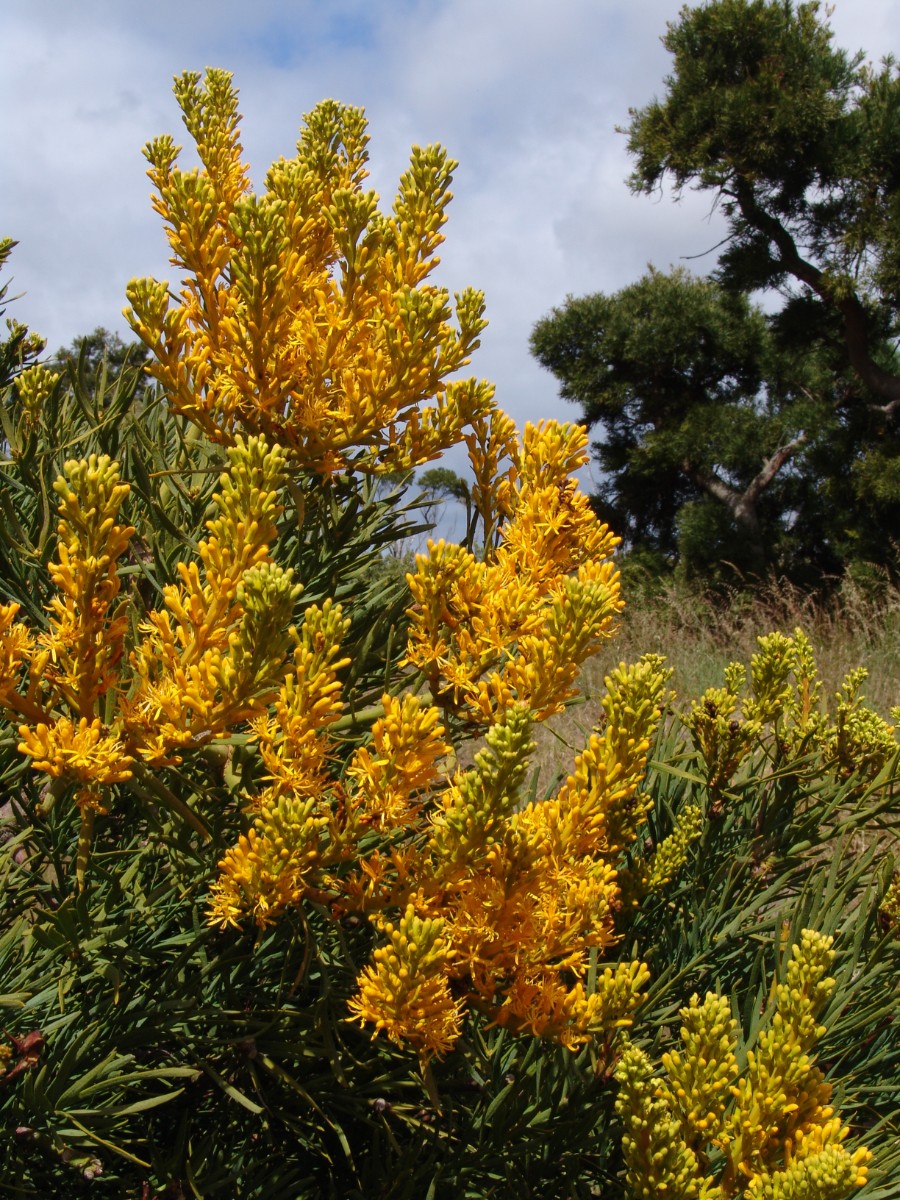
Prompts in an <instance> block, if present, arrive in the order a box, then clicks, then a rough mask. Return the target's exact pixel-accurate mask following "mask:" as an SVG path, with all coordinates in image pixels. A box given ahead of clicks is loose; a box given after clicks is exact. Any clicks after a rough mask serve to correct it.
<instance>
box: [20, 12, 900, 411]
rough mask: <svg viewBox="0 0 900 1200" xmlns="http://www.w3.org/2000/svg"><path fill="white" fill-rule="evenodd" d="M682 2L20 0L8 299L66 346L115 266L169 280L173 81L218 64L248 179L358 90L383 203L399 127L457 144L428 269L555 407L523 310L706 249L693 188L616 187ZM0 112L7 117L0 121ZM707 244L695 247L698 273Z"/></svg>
mask: <svg viewBox="0 0 900 1200" xmlns="http://www.w3.org/2000/svg"><path fill="white" fill-rule="evenodd" d="M679 8H680V3H679V0H639V2H637V0H492V2H491V3H490V4H485V3H484V2H483V0H386V2H385V3H382V4H379V5H372V4H371V3H365V4H364V3H362V0H329V3H328V4H324V3H316V2H315V0H295V2H294V3H291V4H288V3H285V2H278V0H259V2H258V3H257V4H256V5H254V6H253V8H252V10H251V8H250V6H248V5H246V4H245V3H243V2H242V3H238V2H237V0H216V2H215V3H213V2H212V0H178V2H176V0H157V2H156V3H155V4H153V5H137V4H117V5H110V4H109V3H106V2H104V3H101V2H100V0H82V2H81V3H79V4H78V5H73V4H71V3H69V2H68V0H31V2H30V3H29V4H28V5H19V6H11V5H9V6H5V12H4V14H3V15H2V17H0V35H2V37H3V44H4V50H5V54H4V70H3V72H2V73H0V105H2V109H3V111H4V113H6V114H7V119H6V120H5V121H4V123H3V125H2V127H0V154H2V164H3V190H2V201H3V203H2V218H0V220H2V225H0V234H8V235H10V236H13V237H16V238H18V239H19V241H20V243H21V244H20V246H19V248H18V249H17V250H16V252H15V254H14V256H13V259H12V262H11V273H12V274H13V275H14V276H15V290H17V291H21V290H25V291H26V292H27V295H26V296H25V297H24V298H23V299H22V300H21V301H19V302H18V304H17V306H16V310H15V311H16V315H17V316H18V317H19V318H20V319H22V320H26V321H27V322H28V323H29V324H30V325H31V326H32V327H33V328H35V329H37V330H40V331H42V332H43V333H45V335H47V336H48V337H49V340H50V344H51V346H56V345H59V344H61V343H67V342H69V341H70V340H71V339H72V338H73V337H75V336H76V335H78V334H80V333H84V332H88V331H89V330H90V329H92V328H93V327H94V326H95V325H98V324H103V325H107V326H113V327H116V328H119V329H122V322H121V320H120V319H119V318H118V313H119V310H120V309H121V307H122V305H123V303H124V287H125V283H126V281H127V279H128V278H130V277H131V276H133V275H144V274H155V275H158V276H161V277H166V276H167V274H168V268H167V266H166V256H165V247H164V243H163V238H162V232H161V229H160V227H159V223H158V220H157V218H156V217H155V216H154V215H153V214H152V213H151V211H150V206H149V202H148V192H149V184H148V182H147V180H146V178H145V176H144V167H145V163H144V160H143V158H142V156H141V153H140V151H141V147H142V146H143V144H144V143H145V142H146V141H147V140H148V139H149V138H150V137H152V136H154V135H156V134H157V133H161V132H165V131H171V132H173V133H174V134H176V136H178V135H179V133H180V129H181V127H180V123H179V120H178V114H177V110H176V107H175V104H174V101H173V99H172V98H171V95H170V83H171V77H172V75H174V74H176V73H178V72H180V71H182V70H185V69H193V70H202V69H203V68H204V67H206V66H207V65H216V66H223V67H226V68H228V69H230V70H232V71H233V72H234V74H235V79H236V82H237V84H238V86H239V87H240V89H241V102H242V109H243V111H244V113H245V123H244V145H245V149H246V152H247V155H248V158H249V161H250V163H251V167H252V174H253V177H254V179H255V180H256V181H260V180H261V179H262V176H263V174H264V172H265V169H266V168H267V166H268V164H269V162H271V160H272V159H273V158H275V157H277V156H279V155H281V154H285V155H289V154H290V153H291V152H292V149H293V146H294V142H295V141H296V137H297V131H298V127H299V124H300V120H301V116H302V114H303V113H304V112H306V111H308V110H309V109H310V108H312V107H313V105H314V104H315V103H316V102H317V101H318V100H319V99H321V98H323V97H325V96H334V97H336V98H338V99H340V100H343V101H345V102H347V103H353V104H362V105H364V106H365V107H366V109H367V111H368V114H369V117H370V122H371V129H370V131H371V133H372V145H371V151H372V168H373V172H372V174H373V181H374V186H376V187H377V188H378V190H379V191H380V192H381V193H382V195H383V196H384V197H385V198H386V199H387V200H389V199H390V197H391V195H392V193H393V189H394V186H395V183H396V179H397V176H398V175H399V173H400V171H401V170H402V169H403V167H404V165H405V163H406V160H407V156H408V152H409V146H410V144H411V143H413V142H418V143H425V142H430V141H441V142H443V143H444V144H445V145H446V146H447V148H448V149H449V151H450V152H451V154H452V155H453V156H454V157H455V158H457V159H459V160H460V167H459V169H458V171H457V174H456V179H455V184H454V191H455V193H456V199H455V200H454V203H453V206H452V208H451V219H450V222H449V225H448V230H447V232H448V241H447V244H446V246H445V248H444V254H443V259H444V262H443V266H442V268H441V271H442V282H444V283H445V284H446V285H447V286H448V287H450V288H451V289H456V288H459V287H461V286H464V285H466V284H471V285H473V286H477V287H480V288H482V289H483V290H484V291H485V293H486V295H487V309H488V315H489V317H490V319H491V327H490V329H489V330H488V331H487V333H486V334H485V338H484V345H483V348H482V350H481V351H480V352H479V354H478V356H477V357H476V359H475V361H474V362H473V370H474V371H475V372H477V373H478V374H479V375H482V376H486V377H488V378H492V379H493V380H494V381H495V382H496V384H497V387H498V397H499V399H500V401H501V403H502V404H503V405H504V406H505V407H507V408H508V409H509V411H510V412H512V413H513V414H514V415H515V416H516V417H517V418H518V419H519V420H524V419H537V418H539V417H540V416H549V415H565V416H573V415H574V412H573V410H571V409H568V408H566V406H563V405H561V403H560V402H559V401H558V400H557V399H556V387H555V383H554V381H553V379H552V378H551V377H550V376H549V375H547V374H545V373H544V372H542V371H541V370H540V369H539V368H538V367H537V366H536V364H535V363H534V362H533V360H532V359H531V358H530V355H529V353H528V345H527V340H528V334H529V332H530V330H531V327H532V325H533V324H534V322H535V321H536V320H537V319H538V318H540V317H541V316H542V315H543V314H544V313H546V312H547V311H548V310H549V309H550V308H551V307H552V306H553V305H555V304H559V303H560V302H561V301H562V300H563V299H564V298H565V296H566V294H567V293H573V294H579V293H583V292H587V291H610V290H613V289H616V288H618V287H621V286H624V285H625V284H626V283H628V282H630V281H631V280H633V279H635V278H637V277H638V276H639V275H640V274H641V273H642V272H643V270H644V269H645V266H646V264H647V262H648V261H652V262H654V263H656V264H657V265H659V266H661V267H666V266H668V265H669V263H671V262H673V261H678V260H679V259H680V258H681V257H682V256H685V255H694V254H700V253H702V252H703V251H704V250H707V249H709V248H710V247H711V246H713V245H714V244H715V242H716V241H717V240H718V238H719V236H721V234H720V232H719V227H718V226H717V225H716V222H715V220H714V219H713V220H712V221H710V220H708V219H707V218H708V208H709V202H708V200H707V199H705V198H701V197H697V196H687V197H685V198H684V199H683V200H682V202H681V204H679V205H675V204H673V203H672V202H671V201H670V200H669V199H668V198H665V199H663V200H661V201H656V200H654V199H652V198H648V197H634V196H631V195H630V194H629V192H628V189H627V186H626V185H625V182H624V178H625V176H626V175H627V173H628V171H629V161H628V156H627V153H626V149H625V139H624V138H623V137H622V136H621V135H619V134H617V133H616V132H615V126H616V125H617V124H621V123H624V122H626V121H627V119H628V108H629V106H633V105H641V104H645V103H647V102H648V101H649V100H650V99H651V98H652V97H653V96H654V95H656V94H659V92H660V91H661V88H662V80H663V76H664V75H665V73H666V70H667V68H668V56H667V54H666V52H665V51H664V49H663V48H662V46H661V45H660V41H659V39H660V37H661V35H662V34H663V33H664V31H665V25H666V22H667V21H668V20H674V19H675V18H676V17H677V15H678V11H679ZM898 17H900V0H852V3H851V0H839V3H838V7H837V9H836V11H835V14H834V17H833V24H834V27H835V29H836V31H837V36H838V40H839V42H840V43H841V44H845V45H847V46H848V47H850V48H852V49H855V48H857V46H858V45H859V46H864V47H865V48H866V49H867V50H868V51H869V52H870V54H871V55H872V56H873V57H876V58H878V57H880V56H881V55H883V54H884V53H886V52H888V51H889V50H890V49H891V48H892V45H893V42H892V40H891V39H893V38H894V37H895V33H894V31H895V30H896V29H897V28H898V25H900V22H898V19H897V18H898ZM10 114H14V115H13V116H10ZM704 265H705V264H704V261H703V260H702V259H701V260H700V261H699V262H697V263H696V264H695V269H698V270H702V269H703V268H704Z"/></svg>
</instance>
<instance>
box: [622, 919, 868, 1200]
mask: <svg viewBox="0 0 900 1200" xmlns="http://www.w3.org/2000/svg"><path fill="white" fill-rule="evenodd" d="M831 944H832V939H831V938H830V937H825V936H823V935H822V934H819V933H816V932H814V931H811V930H804V931H803V933H802V934H801V938H800V943H799V945H795V946H794V947H793V951H792V954H791V957H790V959H789V961H788V964H787V971H786V979H785V980H784V981H783V982H781V983H779V984H778V985H777V987H776V989H775V1008H774V1012H773V1014H772V1016H771V1020H770V1022H769V1025H768V1027H767V1028H765V1029H764V1030H763V1032H762V1033H761V1034H760V1036H759V1039H758V1042H757V1045H756V1048H755V1049H748V1050H747V1051H746V1066H745V1067H744V1069H743V1070H740V1069H739V1066H738V1062H739V1059H738V1045H737V1023H736V1022H735V1020H734V1019H733V1018H732V1016H731V1008H730V1005H729V1002H728V1001H727V999H725V998H724V997H722V996H718V995H716V994H714V993H710V994H708V995H707V996H706V999H705V1000H703V1001H702V1002H701V1000H700V999H699V997H698V996H693V997H692V998H691V1001H690V1003H689V1004H688V1005H687V1007H685V1008H683V1009H682V1010H681V1014H680V1015H681V1019H682V1022H683V1024H682V1029H681V1040H682V1045H683V1050H682V1051H678V1050H676V1051H672V1052H671V1053H669V1054H665V1055H663V1060H662V1062H663V1068H664V1071H665V1075H664V1076H663V1077H662V1078H659V1077H658V1076H656V1075H655V1074H654V1072H653V1068H652V1064H651V1063H650V1060H649V1059H648V1057H647V1056H646V1054H644V1052H643V1051H642V1050H639V1049H638V1048H637V1047H636V1046H634V1045H630V1046H628V1048H627V1050H626V1051H625V1053H624V1054H623V1056H622V1059H621V1061H620V1063H619V1066H618V1068H617V1071H616V1077H617V1079H618V1080H619V1083H620V1085H621V1090H620V1093H619V1096H618V1099H617V1101H616V1107H617V1110H618V1112H619V1114H620V1116H621V1118H622V1120H623V1122H624V1125H625V1134H624V1137H623V1141H622V1145H623V1149H624V1152H625V1161H626V1165H627V1169H628V1174H627V1179H628V1185H629V1187H630V1188H631V1190H632V1193H633V1194H634V1195H635V1196H637V1197H641V1198H642V1200H651V1198H653V1200H655V1198H656V1197H658V1196H661V1195H671V1196H679V1197H684V1200H731V1198H732V1197H736V1196H744V1197H747V1198H748V1200H749V1198H751V1197H752V1198H754V1200H763V1198H765V1200H774V1198H776V1197H777V1198H778V1200H843V1197H846V1196H849V1195H850V1194H851V1193H852V1192H853V1191H855V1190H856V1189H857V1188H859V1187H862V1186H863V1184H864V1183H865V1181H866V1173H867V1169H866V1164H867V1163H868V1161H869V1159H870V1157H871V1155H870V1154H869V1151H868V1150H866V1149H865V1148H864V1147H857V1148H856V1149H854V1150H850V1149H848V1148H847V1147H846V1145H845V1142H846V1140H847V1137H848V1135H849V1129H848V1128H847V1127H846V1126H845V1125H844V1124H843V1123H842V1121H841V1119H840V1117H839V1116H837V1115H836V1114H835V1112H834V1109H833V1108H832V1107H831V1105H830V1104H829V1100H830V1096H831V1088H830V1086H829V1085H828V1084H827V1083H825V1081H824V1078H823V1076H822V1073H821V1071H819V1069H818V1068H817V1067H816V1066H815V1065H814V1057H813V1055H814V1050H815V1045H816V1042H817V1041H818V1039H819V1038H821V1037H822V1035H823V1034H824V1032H825V1030H824V1029H823V1027H822V1026H821V1025H819V1024H818V1023H817V1015H818V1013H819V1012H820V1011H821V1009H822V1006H823V1004H824V1003H825V1001H826V1000H827V998H828V996H829V994H830V993H831V991H832V989H833V987H834V980H833V979H831V978H830V977H829V976H828V970H829V968H830V966H831V963H832V961H833V958H834V952H833V951H832V949H831Z"/></svg>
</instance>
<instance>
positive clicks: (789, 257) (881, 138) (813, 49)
mask: <svg viewBox="0 0 900 1200" xmlns="http://www.w3.org/2000/svg"><path fill="white" fill-rule="evenodd" d="M819 13H820V5H819V4H818V3H817V2H815V0H813V2H811V3H805V4H799V5H796V6H795V5H794V4H793V3H791V2H790V0H714V2H713V3H709V4H705V5H702V6H700V7H698V8H684V9H682V12H681V18H680V20H679V21H678V22H677V23H674V24H670V25H669V29H668V33H667V34H666V36H665V37H664V38H663V42H664V44H665V46H666V48H667V49H668V50H669V51H670V52H671V53H672V56H673V71H672V74H671V75H670V76H669V77H668V78H667V80H666V92H665V95H664V97H663V99H662V100H654V101H653V103H651V104H649V105H648V106H647V107H646V108H644V109H640V110H633V111H632V114H631V124H630V127H629V130H628V133H629V149H630V150H631V152H632V154H633V155H634V156H635V158H636V166H635V170H634V173H633V174H632V176H631V186H632V188H633V189H634V190H635V191H644V192H649V191H652V190H654V189H656V188H657V187H658V186H659V185H660V184H661V183H662V182H663V181H664V180H665V179H669V180H670V181H671V182H672V183H674V185H675V187H676V189H680V188H683V187H684V186H685V185H693V186H694V187H696V188H698V189H700V190H704V191H711V192H712V193H713V195H714V197H715V200H716V202H717V203H719V204H720V205H721V207H722V210H723V212H724V213H725V216H726V218H727V221H728V229H729V238H728V246H727V248H726V250H725V252H724V254H723V255H722V257H721V260H720V269H719V275H720V278H721V279H722V280H723V282H725V283H726V284H728V285H729V286H734V287H739V288H741V289H743V290H747V291H749V290H752V289H755V288H769V287H773V288H780V289H782V290H783V291H784V293H785V295H786V297H787V300H788V302H789V303H790V301H791V300H794V299H797V300H799V301H801V303H802V306H803V311H804V314H805V316H806V319H807V321H813V320H817V321H818V322H819V323H822V322H824V321H826V320H827V315H826V314H829V315H830V314H833V315H834V316H836V317H838V318H839V326H838V328H839V330H840V335H841V337H842V339H843V344H844V352H845V354H846V358H847V361H848V362H849V363H850V365H851V366H852V367H853V369H854V371H855V372H856V375H857V376H858V379H859V381H860V385H861V386H859V387H858V388H856V389H854V393H853V394H852V395H850V396H848V397H846V398H845V402H847V403H863V402H866V403H870V404H875V405H877V406H878V407H879V408H880V409H881V411H882V412H883V414H884V415H885V416H886V417H890V418H892V417H894V416H895V414H896V413H897V410H898V409H900V373H898V371H897V370H896V364H895V363H894V362H892V361H890V360H886V357H885V351H884V341H885V335H886V334H888V333H891V332H894V331H895V330H896V322H897V315H898V310H897V305H898V295H900V286H898V285H900V74H898V68H897V64H896V63H895V62H894V61H893V60H892V59H888V60H886V61H885V63H884V64H883V66H882V67H881V69H880V70H875V69H873V68H872V67H870V66H868V65H866V64H865V63H864V60H863V56H862V54H857V55H854V56H851V55H849V54H848V53H847V52H846V51H844V50H841V49H839V48H837V47H835V46H833V45H832V32H831V30H830V29H829V28H828V26H827V24H825V23H824V22H823V21H822V20H821V19H820V17H819ZM811 299H814V300H815V303H814V304H809V300H811Z"/></svg>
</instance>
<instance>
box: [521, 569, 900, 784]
mask: <svg viewBox="0 0 900 1200" xmlns="http://www.w3.org/2000/svg"><path fill="white" fill-rule="evenodd" d="M625 599H626V608H625V611H624V612H623V614H622V617H621V620H620V625H619V631H618V633H617V634H616V636H614V637H613V638H611V639H610V641H609V643H608V645H607V646H606V648H605V649H604V651H602V652H601V653H600V654H599V655H597V656H596V657H595V658H593V659H591V660H590V661H589V662H588V663H587V664H586V665H585V669H584V671H583V674H582V678H581V686H582V688H583V690H584V695H585V703H583V704H576V705H573V706H572V707H571V708H569V709H568V710H567V711H566V712H565V713H563V714H561V715H560V716H559V717H557V718H556V719H555V720H554V721H552V722H549V723H548V724H547V725H546V726H544V727H539V728H538V729H537V731H536V736H537V740H538V755H537V757H536V761H537V762H540V765H541V778H542V783H546V782H547V781H548V780H549V779H550V778H552V777H553V776H554V775H555V774H557V773H559V772H565V771H567V770H568V769H570V765H571V761H572V755H573V753H574V752H575V751H577V750H578V749H579V748H580V747H581V746H583V745H584V742H585V740H586V737H587V735H588V733H589V732H590V729H591V727H592V725H593V724H594V723H595V721H596V720H597V716H598V708H597V702H596V701H597V697H598V696H599V695H601V694H602V692H603V679H604V677H605V675H606V674H607V673H608V671H609V670H610V668H611V667H613V666H614V665H615V664H616V663H619V662H622V661H626V662H632V661H634V660H635V659H637V658H640V656H641V655H642V654H646V653H648V652H653V653H656V654H661V655H663V656H664V657H665V658H666V660H667V662H668V664H669V666H670V667H671V668H672V671H673V675H672V683H671V686H672V689H673V691H674V692H675V694H676V698H677V699H676V707H677V704H678V701H680V702H681V703H683V704H686V703H687V702H689V701H690V700H693V699H696V698H697V697H699V696H700V695H701V694H702V693H703V692H704V691H705V690H706V689H707V688H708V687H713V686H721V684H722V672H723V670H724V668H725V666H726V665H727V664H728V663H729V662H733V661H734V660H738V661H741V662H744V663H749V661H750V658H751V656H752V655H753V654H754V653H755V652H756V650H757V638H758V637H759V636H760V635H761V634H765V633H772V632H774V631H775V630H779V631H781V632H783V633H793V631H794V630H795V629H797V628H798V627H799V628H801V629H802V630H803V631H804V632H805V633H806V634H807V636H808V637H809V638H810V640H811V642H812V644H813V647H814V649H815V653H816V660H817V662H818V665H819V673H820V676H821V679H822V683H823V692H824V696H825V698H826V699H827V700H828V701H829V702H830V700H831V698H832V697H833V696H834V694H835V693H836V692H837V690H838V688H839V687H840V684H841V682H842V681H843V679H844V677H845V676H846V674H847V672H848V671H851V670H853V669H854V668H856V667H859V666H863V667H865V668H866V669H867V670H868V672H869V678H868V680H867V681H866V683H865V685H864V688H863V693H864V695H865V697H866V700H867V702H868V704H869V705H870V706H871V707H872V708H874V709H876V710H877V711H878V712H879V713H881V714H882V716H884V717H886V718H887V719H890V710H891V708H892V707H894V706H896V705H900V588H897V587H890V586H888V585H884V586H882V587H880V588H878V589H877V590H873V589H864V588H862V587H860V586H858V585H856V584H854V583H852V582H848V583H845V584H844V585H843V586H842V588H841V590H840V591H839V592H837V593H836V594H835V595H834V596H833V597H832V598H831V599H830V600H828V601H827V602H816V601H815V600H813V599H812V598H811V597H809V596H806V595H804V594H802V593H801V592H799V591H798V590H797V589H795V588H792V587H791V586H790V585H788V584H785V583H780V584H777V585H776V584H773V585H770V586H769V587H767V588H765V589H763V590H760V591H758V592H756V593H747V592H737V591H736V592H734V593H733V594H732V595H730V596H729V597H728V598H727V601H726V602H722V601H719V602H717V603H713V602H712V601H711V600H710V599H708V598H706V597H704V596H702V595H701V594H699V593H698V592H696V591H692V590H691V589H689V588H687V587H686V586H684V585H678V584H674V583H670V584H666V585H664V586H662V587H661V588H660V589H659V590H658V591H657V592H656V594H655V595H652V596H648V595H646V594H644V595H638V596H634V597H631V596H629V595H628V593H627V591H626V594H625Z"/></svg>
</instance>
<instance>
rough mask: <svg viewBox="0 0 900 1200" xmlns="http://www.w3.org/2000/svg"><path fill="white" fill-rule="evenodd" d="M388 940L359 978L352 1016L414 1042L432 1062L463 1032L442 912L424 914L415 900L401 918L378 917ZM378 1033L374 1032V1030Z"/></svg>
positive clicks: (403, 1040) (400, 1039) (398, 1039)
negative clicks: (418, 911)
mask: <svg viewBox="0 0 900 1200" xmlns="http://www.w3.org/2000/svg"><path fill="white" fill-rule="evenodd" d="M378 927H379V929H380V930H381V931H382V932H383V933H385V934H386V935H387V937H388V944H387V945H386V946H383V947H381V948H380V949H378V950H376V951H375V953H374V955H373V959H374V963H373V965H371V966H368V967H366V968H365V970H364V971H363V972H362V973H361V974H360V976H359V978H358V980H357V983H358V986H359V995H358V996H356V997H354V998H353V999H351V1001H350V1011H351V1013H352V1016H351V1017H350V1018H349V1019H350V1020H356V1021H359V1022H360V1024H361V1025H365V1024H366V1023H367V1022H368V1023H370V1024H372V1025H374V1026H375V1033H376V1034H377V1033H379V1032H381V1031H384V1032H385V1033H386V1034H387V1035H388V1037H389V1038H390V1039H391V1040H392V1041H394V1042H397V1043H398V1044H400V1045H409V1046H412V1047H413V1049H415V1050H417V1051H418V1052H419V1056H420V1059H421V1060H422V1061H423V1063H427V1062H428V1061H429V1059H431V1058H433V1057H434V1056H438V1057H440V1056H441V1055H444V1054H446V1053H447V1052H448V1051H449V1050H452V1049H453V1047H454V1045H455V1044H456V1041H457V1039H458V1037H459V1035H460V1033H461V1032H462V1012H461V1006H460V1004H459V1002H458V1001H456V1000H454V999H453V997H452V996H451V994H450V988H449V985H448V979H447V968H448V966H449V962H450V957H451V947H450V945H449V943H448V941H447V939H446V937H445V935H444V922H443V921H442V920H440V919H439V918H431V919H428V918H426V919H424V920H423V919H421V918H420V917H418V916H417V915H416V911H415V908H414V907H413V906H412V905H409V907H408V908H407V909H406V912H405V914H404V916H403V917H401V918H400V920H399V921H398V922H397V923H396V924H392V923H391V922H390V921H385V920H383V919H379V920H378ZM373 1036H374V1034H373Z"/></svg>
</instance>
